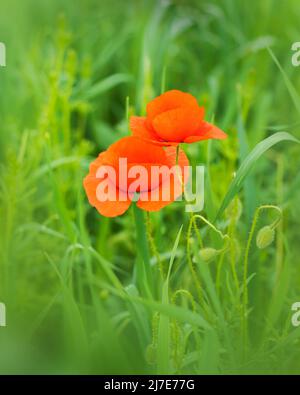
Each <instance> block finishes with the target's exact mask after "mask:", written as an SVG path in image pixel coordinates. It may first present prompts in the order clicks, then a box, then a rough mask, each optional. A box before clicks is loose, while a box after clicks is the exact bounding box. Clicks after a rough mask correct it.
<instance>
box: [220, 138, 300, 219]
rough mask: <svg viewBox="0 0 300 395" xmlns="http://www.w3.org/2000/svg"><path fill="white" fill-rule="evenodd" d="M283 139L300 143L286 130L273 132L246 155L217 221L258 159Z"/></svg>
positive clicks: (223, 202)
mask: <svg viewBox="0 0 300 395" xmlns="http://www.w3.org/2000/svg"><path fill="white" fill-rule="evenodd" d="M281 141H293V142H295V143H300V141H299V140H298V139H296V138H295V137H294V136H292V135H291V134H289V133H286V132H278V133H275V134H273V135H272V136H270V137H267V138H266V139H264V140H263V141H261V142H260V143H258V144H257V145H256V147H255V148H254V149H253V150H252V151H251V152H250V154H249V155H248V156H247V157H246V159H245V160H244V161H243V163H242V164H241V166H240V168H239V169H238V171H237V173H236V177H235V178H234V179H233V181H232V182H231V184H230V186H229V188H228V191H227V193H226V195H225V197H224V199H223V201H222V204H221V206H220V208H219V211H218V213H217V216H216V218H215V221H217V220H218V219H220V217H221V216H222V214H223V213H224V210H225V209H226V207H227V206H228V205H229V203H230V202H231V201H232V199H233V198H234V196H235V195H236V194H237V193H238V192H239V191H240V189H241V188H242V186H243V183H244V181H245V179H246V177H247V176H248V174H249V172H250V171H251V170H252V168H253V167H254V165H255V164H256V162H257V161H258V159H259V158H260V157H261V156H262V155H263V154H264V153H265V152H266V151H267V150H268V149H270V148H271V147H273V146H274V145H275V144H277V143H280V142H281Z"/></svg>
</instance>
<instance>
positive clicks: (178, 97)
mask: <svg viewBox="0 0 300 395" xmlns="http://www.w3.org/2000/svg"><path fill="white" fill-rule="evenodd" d="M146 112H147V116H146V117H136V116H133V117H131V118H130V129H131V131H132V134H133V135H134V136H136V137H139V138H141V139H144V140H148V141H151V142H152V143H154V144H156V145H164V146H168V145H175V146H176V145H178V144H179V143H194V142H196V141H200V140H208V139H225V138H226V137H227V135H226V134H225V133H224V132H223V131H222V130H221V129H219V128H217V127H216V126H214V125H212V124H211V123H208V122H206V121H204V107H199V106H198V103H197V100H196V99H195V97H193V96H192V95H190V94H189V93H184V92H181V91H178V90H171V91H168V92H166V93H164V94H162V95H160V96H158V97H156V98H155V99H154V100H152V101H151V102H150V103H148V105H147V111H146Z"/></svg>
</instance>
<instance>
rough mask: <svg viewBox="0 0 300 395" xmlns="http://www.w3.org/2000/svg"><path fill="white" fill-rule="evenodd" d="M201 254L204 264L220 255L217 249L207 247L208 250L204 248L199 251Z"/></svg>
mask: <svg viewBox="0 0 300 395" xmlns="http://www.w3.org/2000/svg"><path fill="white" fill-rule="evenodd" d="M199 254H200V258H201V259H202V260H203V261H204V262H209V261H211V260H212V259H214V258H215V257H216V256H217V255H218V250H216V249H215V248H211V247H206V248H202V249H201V250H200V251H199Z"/></svg>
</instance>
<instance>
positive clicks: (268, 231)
mask: <svg viewBox="0 0 300 395" xmlns="http://www.w3.org/2000/svg"><path fill="white" fill-rule="evenodd" d="M274 237H275V230H274V229H273V228H271V227H270V226H264V227H263V228H261V229H260V231H259V232H258V233H257V236H256V245H257V247H258V248H260V249H263V248H266V247H268V246H269V245H270V244H271V243H272V242H273V240H274Z"/></svg>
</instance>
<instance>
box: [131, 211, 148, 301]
mask: <svg viewBox="0 0 300 395" xmlns="http://www.w3.org/2000/svg"><path fill="white" fill-rule="evenodd" d="M133 212H134V219H135V228H136V244H137V275H136V277H137V283H138V286H139V288H140V291H141V292H142V293H143V294H144V296H147V297H150V298H152V292H151V290H152V284H153V283H152V271H151V266H150V254H149V247H148V242H147V230H146V224H145V217H144V213H143V211H142V210H140V209H139V208H138V207H137V205H136V204H134V205H133Z"/></svg>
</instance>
